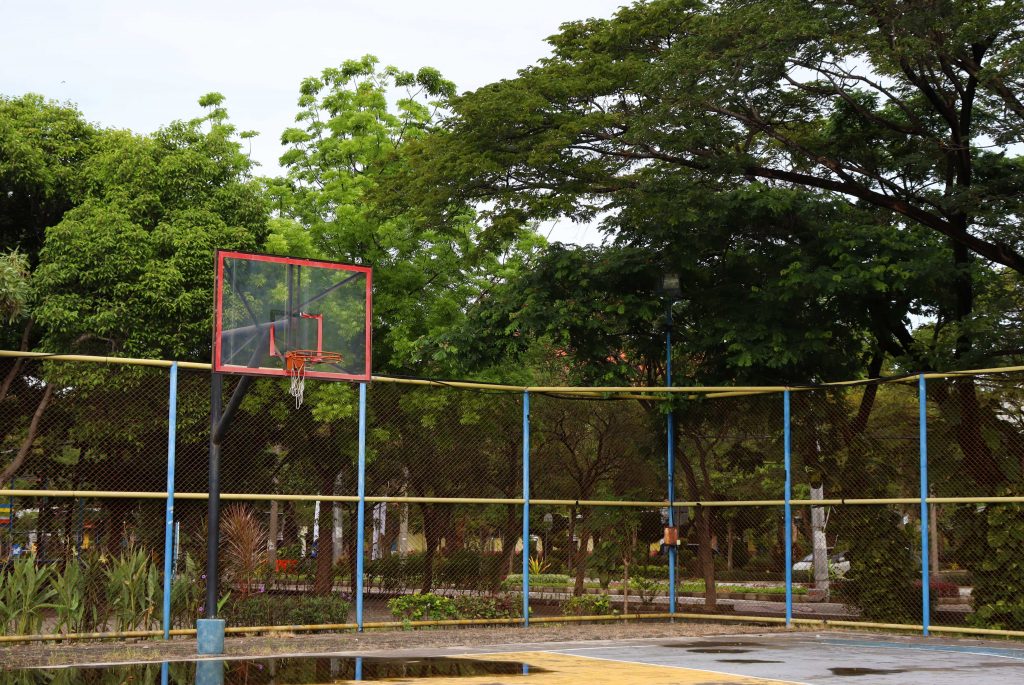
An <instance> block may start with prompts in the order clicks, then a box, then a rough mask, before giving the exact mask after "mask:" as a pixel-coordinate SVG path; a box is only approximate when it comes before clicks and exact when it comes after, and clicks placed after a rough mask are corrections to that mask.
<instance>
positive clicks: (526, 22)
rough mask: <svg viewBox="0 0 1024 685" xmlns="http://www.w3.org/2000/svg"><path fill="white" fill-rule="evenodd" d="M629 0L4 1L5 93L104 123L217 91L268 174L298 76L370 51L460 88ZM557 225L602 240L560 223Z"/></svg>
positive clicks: (521, 61) (134, 119) (159, 114)
mask: <svg viewBox="0 0 1024 685" xmlns="http://www.w3.org/2000/svg"><path fill="white" fill-rule="evenodd" d="M624 2H625V0H518V1H516V2H492V1H491V0H476V1H475V2H473V1H470V0H425V1H421V2H414V1H412V0H386V1H382V2H379V3H373V2H367V1H363V2H353V1H351V0H334V2H330V1H328V0H291V1H290V2H288V1H287V0H277V1H275V2H269V1H268V0H248V1H247V2H240V1H238V0H205V1H199V0H165V1H164V2H161V3H153V2H149V1H148V0H135V1H134V2H133V1H131V0H0V9H2V15H0V16H2V17H3V22H2V25H0V93H3V94H4V95H21V94H22V93H26V92H37V93H41V94H42V95H44V96H46V97H48V98H53V99H58V100H70V101H72V102H74V103H76V104H77V105H78V107H79V109H81V111H82V112H83V114H84V115H85V117H86V118H87V119H88V120H90V121H93V122H95V123H97V124H100V125H102V126H108V127H119V128H129V129H132V130H133V131H137V132H151V131H153V130H155V129H157V128H158V127H160V126H161V125H163V124H166V123H168V122H170V121H172V120H174V119H185V118H189V117H192V116H195V115H197V114H198V113H199V112H200V108H199V106H198V105H197V104H196V100H197V99H198V98H199V97H200V96H201V95H203V94H204V93H207V92H210V91H218V92H221V93H223V94H224V95H225V96H226V97H227V102H226V105H227V108H228V112H229V113H230V115H231V119H232V121H233V122H234V123H235V125H236V126H238V128H239V129H240V130H245V129H253V130H256V131H259V132H260V136H259V137H258V138H256V139H254V140H253V142H252V156H253V158H254V159H256V160H257V161H258V162H260V164H261V165H262V168H261V173H264V174H268V175H272V174H276V173H277V170H278V167H277V158H278V157H279V156H280V154H281V152H282V149H281V147H280V142H279V139H280V134H281V132H282V131H283V130H284V129H285V128H286V127H287V126H289V125H291V123H292V121H293V119H294V116H295V112H296V107H295V101H296V99H297V93H298V86H299V82H300V81H301V80H302V79H303V78H305V77H306V76H312V75H315V74H318V73H319V72H320V71H321V70H322V69H323V68H324V67H327V66H336V65H338V64H340V63H341V62H342V61H343V60H346V59H351V58H356V57H360V56H362V55H364V54H367V53H370V54H374V55H376V56H377V57H379V58H380V60H381V62H382V63H384V64H393V65H395V66H397V67H399V68H402V69H406V70H409V71H415V70H416V69H418V68H419V67H422V66H432V67H436V68H437V69H439V70H440V71H441V73H442V74H444V75H445V77H447V78H448V79H450V80H452V81H454V82H455V84H456V85H457V86H458V88H459V90H460V91H462V90H470V89H474V88H477V87H479V86H482V85H484V84H487V83H491V82H493V81H497V80H499V79H502V78H509V77H513V76H515V73H516V70H517V69H520V68H522V67H524V66H527V65H529V64H532V63H534V62H536V61H537V59H539V58H541V57H543V56H545V55H547V54H548V52H549V50H548V47H549V46H548V45H547V43H545V41H544V39H545V38H546V37H547V36H550V35H552V34H553V33H556V32H557V31H558V27H559V24H561V23H562V22H565V21H571V20H575V19H583V18H587V17H591V16H601V17H609V16H611V15H612V14H613V13H614V11H615V9H616V8H617V7H619V6H620V5H622V4H624ZM552 238H555V239H561V240H567V241H572V242H591V241H595V240H597V239H598V234H597V232H596V231H595V230H594V229H593V228H590V227H577V226H572V225H570V224H568V222H562V224H560V225H558V226H557V227H556V228H555V231H554V234H553V235H552Z"/></svg>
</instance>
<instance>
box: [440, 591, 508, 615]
mask: <svg viewBox="0 0 1024 685" xmlns="http://www.w3.org/2000/svg"><path fill="white" fill-rule="evenodd" d="M455 611H456V613H457V614H458V617H459V618H470V619H471V618H519V617H520V616H522V615H523V596H522V595H517V594H514V593H503V594H499V595H462V596H461V597H456V598H455Z"/></svg>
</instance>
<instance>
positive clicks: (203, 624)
mask: <svg viewBox="0 0 1024 685" xmlns="http://www.w3.org/2000/svg"><path fill="white" fill-rule="evenodd" d="M196 642H197V651H198V652H199V653H200V654H223V653H224V619H222V618H201V619H199V620H198V621H196Z"/></svg>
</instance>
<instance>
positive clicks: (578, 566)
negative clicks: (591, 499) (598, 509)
mask: <svg viewBox="0 0 1024 685" xmlns="http://www.w3.org/2000/svg"><path fill="white" fill-rule="evenodd" d="M589 523H590V510H589V509H584V510H583V518H582V519H580V525H579V526H578V527H577V528H576V537H578V538H579V539H580V543H579V545H578V546H576V547H574V548H573V549H574V554H573V557H574V558H573V562H572V566H573V568H574V569H575V571H576V584H575V585H574V586H573V590H572V594H573V595H575V596H577V597H578V596H580V595H582V594H583V584H584V582H585V580H586V575H587V557H588V554H587V547H588V545H589V543H590V526H589Z"/></svg>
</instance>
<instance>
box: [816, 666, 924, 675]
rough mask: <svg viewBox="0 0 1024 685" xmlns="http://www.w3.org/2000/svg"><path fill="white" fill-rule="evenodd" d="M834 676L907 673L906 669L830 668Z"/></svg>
mask: <svg viewBox="0 0 1024 685" xmlns="http://www.w3.org/2000/svg"><path fill="white" fill-rule="evenodd" d="M828 670H830V671H832V675H838V676H859V675H889V674H892V673H906V672H907V669H905V668H857V667H850V668H843V667H840V668H830V669H828Z"/></svg>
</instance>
